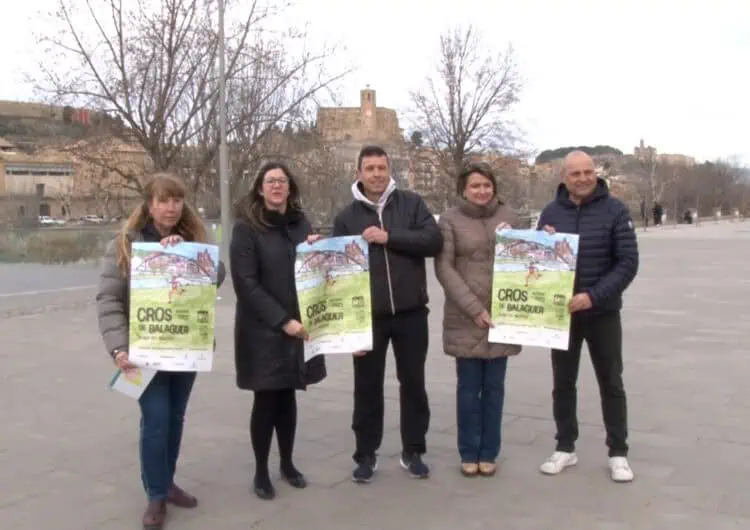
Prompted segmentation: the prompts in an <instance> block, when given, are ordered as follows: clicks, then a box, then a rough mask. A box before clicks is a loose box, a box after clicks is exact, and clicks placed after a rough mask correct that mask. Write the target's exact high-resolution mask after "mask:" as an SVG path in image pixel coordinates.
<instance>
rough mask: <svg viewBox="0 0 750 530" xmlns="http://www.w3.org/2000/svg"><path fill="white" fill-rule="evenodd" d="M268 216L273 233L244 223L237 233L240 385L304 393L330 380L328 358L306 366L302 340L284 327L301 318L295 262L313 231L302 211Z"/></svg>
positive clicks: (234, 271)
mask: <svg viewBox="0 0 750 530" xmlns="http://www.w3.org/2000/svg"><path fill="white" fill-rule="evenodd" d="M266 215H267V216H268V219H269V221H270V222H271V223H272V225H273V226H271V227H269V228H268V229H264V230H259V229H256V228H254V227H253V226H252V225H250V224H249V223H247V222H246V221H243V220H238V221H237V222H236V223H235V225H234V227H233V229H232V240H231V245H230V253H229V255H230V272H231V275H232V283H233V285H234V291H235V294H236V296H237V305H236V313H235V322H234V359H235V369H236V375H237V386H238V387H239V388H241V389H242V390H253V391H263V390H282V389H290V388H294V389H300V390H301V389H305V388H306V386H307V385H311V384H315V383H318V382H320V381H322V380H323V379H324V378H325V377H326V366H325V358H324V356H322V355H318V356H316V357H314V358H312V359H310V360H309V361H308V362H307V363H306V362H305V361H304V343H303V341H302V340H301V339H297V338H293V337H290V336H289V335H287V334H286V333H284V330H283V329H282V327H283V326H284V324H286V323H287V322H288V321H289V320H292V319H296V320H300V312H299V302H298V300H297V290H296V288H295V283H294V260H295V257H296V246H297V244H299V243H301V242H303V241H305V239H306V238H307V236H308V235H309V234H310V233H311V232H312V228H311V226H310V223H309V222H308V221H307V219H306V218H305V217H304V215H302V214H301V213H292V214H287V215H283V216H282V215H280V214H277V213H275V212H266Z"/></svg>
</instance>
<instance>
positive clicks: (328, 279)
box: [294, 236, 372, 360]
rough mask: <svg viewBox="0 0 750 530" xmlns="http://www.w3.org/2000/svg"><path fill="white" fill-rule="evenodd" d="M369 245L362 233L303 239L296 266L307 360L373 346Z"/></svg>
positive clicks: (295, 271) (295, 273)
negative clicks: (308, 336)
mask: <svg viewBox="0 0 750 530" xmlns="http://www.w3.org/2000/svg"><path fill="white" fill-rule="evenodd" d="M368 251H369V246H368V244H367V242H366V241H365V240H364V239H362V237H361V236H344V237H333V238H329V239H322V240H320V241H317V242H315V243H313V244H312V245H311V244H309V243H306V242H305V243H300V244H299V245H298V246H297V256H296V260H295V264H294V275H295V283H296V287H297V297H298V299H299V308H300V314H301V315H302V325H303V326H304V327H305V329H306V330H307V332H308V334H309V335H310V340H308V341H306V342H305V360H308V359H310V358H312V357H315V356H316V355H320V354H338V353H348V354H351V353H354V352H356V351H368V350H371V349H372V307H371V303H370V266H369V254H368Z"/></svg>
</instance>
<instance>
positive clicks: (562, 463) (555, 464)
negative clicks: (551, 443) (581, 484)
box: [539, 451, 578, 475]
mask: <svg viewBox="0 0 750 530" xmlns="http://www.w3.org/2000/svg"><path fill="white" fill-rule="evenodd" d="M577 463H578V457H577V456H576V454H575V453H564V452H562V451H555V452H554V453H552V456H550V457H549V458H548V459H547V461H546V462H544V464H542V467H541V468H539V470H540V471H541V472H542V473H544V474H545V475H557V474H558V473H560V472H561V471H562V470H563V469H565V468H566V467H571V466H574V465H576V464H577Z"/></svg>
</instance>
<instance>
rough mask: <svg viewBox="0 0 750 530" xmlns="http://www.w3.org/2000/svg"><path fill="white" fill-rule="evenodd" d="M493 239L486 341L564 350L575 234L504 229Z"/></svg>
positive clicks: (571, 294) (573, 276)
mask: <svg viewBox="0 0 750 530" xmlns="http://www.w3.org/2000/svg"><path fill="white" fill-rule="evenodd" d="M495 241H496V245H495V264H494V274H493V279H492V323H493V324H494V327H492V328H490V332H489V341H490V342H501V343H506V344H520V345H523V346H541V347H545V348H555V349H561V350H567V349H568V337H569V333H570V313H569V312H568V303H569V302H570V299H571V297H572V296H573V283H574V281H575V273H576V260H577V258H578V235H577V234H562V233H556V234H548V233H547V232H544V231H538V230H512V229H505V230H500V231H498V232H497V233H496V234H495Z"/></svg>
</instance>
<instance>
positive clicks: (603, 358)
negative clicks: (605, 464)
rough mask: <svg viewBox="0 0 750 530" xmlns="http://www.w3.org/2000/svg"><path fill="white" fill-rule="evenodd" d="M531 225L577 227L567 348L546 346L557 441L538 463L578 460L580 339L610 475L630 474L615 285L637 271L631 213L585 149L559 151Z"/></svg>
mask: <svg viewBox="0 0 750 530" xmlns="http://www.w3.org/2000/svg"><path fill="white" fill-rule="evenodd" d="M538 226H539V227H543V228H544V229H545V230H547V231H548V232H555V231H556V232H564V233H573V234H578V235H579V242H578V263H577V266H576V277H575V286H574V296H573V298H572V299H571V301H570V304H569V306H568V309H569V311H570V312H571V313H572V322H571V328H570V343H569V347H568V350H567V351H560V350H552V372H553V378H554V389H553V391H552V401H553V413H554V417H555V423H556V425H557V436H556V439H557V447H556V449H555V452H554V453H553V454H552V456H551V457H550V458H549V459H548V460H547V461H546V462H544V464H542V467H541V471H542V473H545V474H548V475H556V474H558V473H560V472H561V471H562V470H563V469H565V468H567V467H569V466H573V465H575V464H576V463H577V462H578V458H577V457H576V454H575V441H576V439H577V438H578V421H577V418H576V381H577V379H578V366H579V363H580V359H581V346H582V343H583V341H584V340H585V341H586V344H587V345H588V348H589V353H590V355H591V362H592V363H593V365H594V371H595V373H596V379H597V382H598V383H599V394H600V396H601V403H602V414H603V416H604V425H605V428H606V431H607V446H608V447H609V457H610V458H609V468H610V473H611V476H612V480H614V481H616V482H629V481H631V480H633V471H632V470H631V468H630V466H629V464H628V461H627V454H628V445H627V441H626V440H627V434H628V432H627V406H626V399H625V389H624V386H623V381H622V326H621V322H620V309H621V308H622V293H623V291H625V289H626V288H627V287H628V286H629V285H630V283H631V282H632V281H633V279H634V278H635V275H636V273H637V272H638V245H637V242H636V237H635V231H634V230H633V221H632V219H631V216H630V214H629V212H628V209H627V207H626V206H625V204H623V203H622V202H621V201H620V200H618V199H616V198H615V197H612V196H610V194H609V191H608V189H607V184H606V183H605V182H604V180H602V179H598V178H597V177H596V171H595V169H594V162H593V161H592V160H591V157H589V156H588V155H587V154H586V153H583V152H581V151H574V152H572V153H570V154H569V155H568V156H567V157H566V158H565V163H564V168H563V182H562V183H561V184H560V186H559V188H558V190H557V198H556V199H555V200H554V201H552V202H551V203H550V204H548V205H547V206H546V207H545V208H544V210H543V211H542V214H541V216H540V217H539V224H538Z"/></svg>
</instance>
